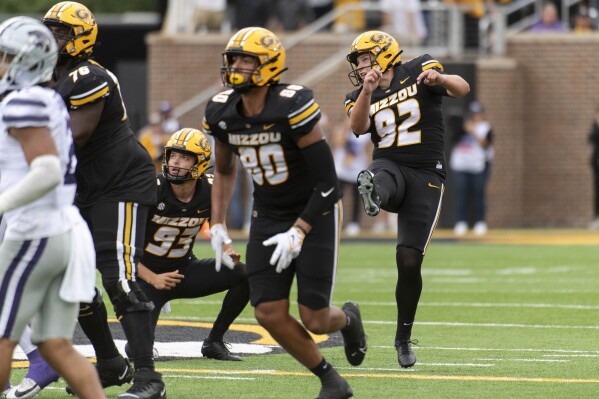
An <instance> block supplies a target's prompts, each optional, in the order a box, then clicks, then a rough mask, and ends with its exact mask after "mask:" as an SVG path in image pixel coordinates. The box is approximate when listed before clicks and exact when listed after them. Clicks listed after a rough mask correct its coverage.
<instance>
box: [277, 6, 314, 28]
mask: <svg viewBox="0 0 599 399" xmlns="http://www.w3.org/2000/svg"><path fill="white" fill-rule="evenodd" d="M275 1H276V17H277V20H278V22H280V24H281V25H282V28H283V30H285V31H287V32H290V31H296V30H298V29H299V28H301V27H303V26H304V25H305V24H306V23H307V22H308V21H310V18H311V13H310V7H309V5H308V0H275Z"/></svg>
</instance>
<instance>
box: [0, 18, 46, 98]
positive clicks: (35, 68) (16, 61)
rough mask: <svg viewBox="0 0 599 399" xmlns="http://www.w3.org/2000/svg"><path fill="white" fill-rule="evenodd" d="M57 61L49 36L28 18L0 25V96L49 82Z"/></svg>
mask: <svg viewBox="0 0 599 399" xmlns="http://www.w3.org/2000/svg"><path fill="white" fill-rule="evenodd" d="M57 57H58V54H57V48H56V40H55V39H54V36H53V35H52V32H50V30H49V29H48V28H47V27H46V26H45V25H44V24H42V23H41V22H40V21H38V20H36V19H33V18H30V17H14V18H11V19H8V20H6V21H4V22H3V23H2V24H0V74H2V77H1V78H0V93H4V92H5V91H7V90H14V89H19V88H23V87H29V86H33V85H36V84H38V83H42V82H46V81H48V80H50V79H52V73H53V71H54V67H55V66H56V59H57Z"/></svg>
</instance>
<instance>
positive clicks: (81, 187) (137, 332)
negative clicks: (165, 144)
mask: <svg viewBox="0 0 599 399" xmlns="http://www.w3.org/2000/svg"><path fill="white" fill-rule="evenodd" d="M42 22H43V23H44V24H45V25H46V26H48V27H49V28H50V30H51V31H52V33H53V34H54V37H55V38H56V41H57V43H58V49H59V56H58V57H59V58H58V64H57V66H56V69H55V79H56V85H55V89H56V90H57V91H58V92H59V93H60V95H61V96H62V98H63V100H64V102H65V104H66V105H67V108H68V109H69V114H70V117H71V128H72V130H73V138H74V141H75V153H76V155H77V158H78V160H79V163H78V166H77V170H76V178H77V196H76V199H75V201H76V204H77V206H78V207H79V209H80V212H81V215H82V216H83V217H84V219H85V220H86V222H87V223H88V225H89V228H90V230H91V232H92V235H93V238H94V244H95V248H96V263H97V267H98V269H99V270H100V272H101V274H102V283H103V285H104V288H105V289H106V292H107V293H108V296H109V297H110V300H111V302H112V304H113V305H114V310H115V313H116V315H117V318H118V319H119V321H120V322H121V325H122V327H123V330H124V332H125V335H126V336H127V340H128V343H129V345H130V346H131V350H132V353H133V354H134V355H135V356H134V362H135V374H134V375H133V379H134V384H133V385H132V386H131V387H130V388H129V390H128V393H127V394H125V396H124V397H127V398H129V397H132V396H131V395H136V396H133V397H137V398H146V399H147V398H162V397H164V396H165V386H164V383H163V382H162V378H161V375H160V374H159V373H157V372H155V371H154V361H153V359H152V332H151V325H150V311H151V310H152V308H153V305H152V303H151V302H150V301H148V299H147V298H146V297H145V295H144V293H143V291H142V290H141V289H140V288H139V286H138V285H137V282H136V281H135V280H136V274H137V270H136V267H137V262H138V261H139V258H140V256H141V254H142V253H143V240H144V235H145V234H144V233H145V227H146V218H147V215H148V210H149V207H150V206H154V204H155V202H156V180H155V179H156V174H155V173H156V172H155V169H154V166H153V164H152V160H151V159H150V156H149V155H148V153H147V151H146V150H145V149H144V148H143V147H142V146H141V144H139V142H138V141H137V139H136V138H135V136H134V134H133V131H132V130H131V127H130V125H129V120H128V118H127V111H126V109H125V105H124V103H123V99H122V96H121V93H120V89H119V85H118V81H117V78H116V77H115V76H114V74H112V73H111V72H110V71H108V70H107V69H105V68H103V67H102V66H101V65H100V64H98V63H97V62H95V61H93V60H91V59H90V56H91V54H92V51H93V48H94V45H95V42H96V36H97V34H98V27H97V25H96V21H95V19H94V16H93V15H92V13H91V12H90V10H89V9H88V8H87V7H85V6H84V5H82V4H79V3H76V2H72V1H64V2H61V3H57V4H56V5H54V6H53V7H51V8H50V10H48V12H47V13H46V15H45V16H44V17H43V19H42ZM98 292H99V291H98ZM79 322H80V324H81V327H82V328H83V330H84V331H85V333H86V335H87V336H88V337H89V338H90V341H91V342H92V344H93V345H94V349H95V350H96V356H97V358H98V363H97V368H98V373H99V375H100V379H101V382H102V384H103V385H104V386H105V387H106V386H110V385H121V384H123V383H124V382H128V381H130V380H131V373H130V372H128V369H130V367H129V366H128V365H127V364H126V362H125V360H124V359H123V357H122V356H121V355H120V354H119V352H118V351H117V349H116V347H115V346H114V342H113V341H112V337H111V334H110V330H109V329H108V323H107V321H106V309H105V307H104V305H103V303H102V298H101V296H100V295H97V296H96V299H94V301H93V303H91V304H87V305H82V307H81V312H80V317H79ZM119 397H120V396H119Z"/></svg>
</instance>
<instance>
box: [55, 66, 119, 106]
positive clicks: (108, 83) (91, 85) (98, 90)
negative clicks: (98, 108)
mask: <svg viewBox="0 0 599 399" xmlns="http://www.w3.org/2000/svg"><path fill="white" fill-rule="evenodd" d="M66 79H68V82H69V83H70V84H72V90H70V92H69V93H67V94H68V100H69V105H70V106H71V107H73V108H78V107H81V106H82V105H86V104H90V103H93V102H94V101H97V100H99V99H101V98H103V97H106V96H108V95H109V94H110V91H111V90H112V87H113V86H114V85H115V78H113V77H112V76H110V75H109V73H108V72H107V71H106V70H105V69H104V68H102V67H100V66H98V65H95V64H88V63H85V64H79V66H78V67H77V68H76V69H73V70H72V71H71V72H70V73H69V74H68V77H66Z"/></svg>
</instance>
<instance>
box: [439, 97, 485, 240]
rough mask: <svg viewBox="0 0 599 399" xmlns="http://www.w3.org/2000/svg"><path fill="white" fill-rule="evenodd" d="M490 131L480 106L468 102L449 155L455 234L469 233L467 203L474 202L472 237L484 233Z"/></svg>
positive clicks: (476, 103)
mask: <svg viewBox="0 0 599 399" xmlns="http://www.w3.org/2000/svg"><path fill="white" fill-rule="evenodd" d="M492 140H493V132H492V129H491V124H490V123H489V122H488V121H487V120H486V118H485V114H484V110H483V108H482V106H481V105H480V103H478V102H472V103H470V106H469V110H468V114H467V115H466V119H465V120H464V127H463V132H461V135H460V137H459V138H458V140H457V144H456V145H455V146H454V148H453V150H452V152H451V158H450V161H449V166H450V167H451V169H452V171H453V179H454V180H453V181H454V186H455V188H456V204H457V222H456V224H455V227H454V233H455V234H456V235H464V234H465V233H466V231H467V230H468V203H469V200H470V199H472V201H473V203H474V220H475V223H474V228H473V230H474V234H476V235H484V234H486V232H487V224H486V222H485V216H486V198H485V190H486V186H487V181H488V178H489V175H490V171H491V160H492V158H493V148H492V146H491V143H492Z"/></svg>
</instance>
